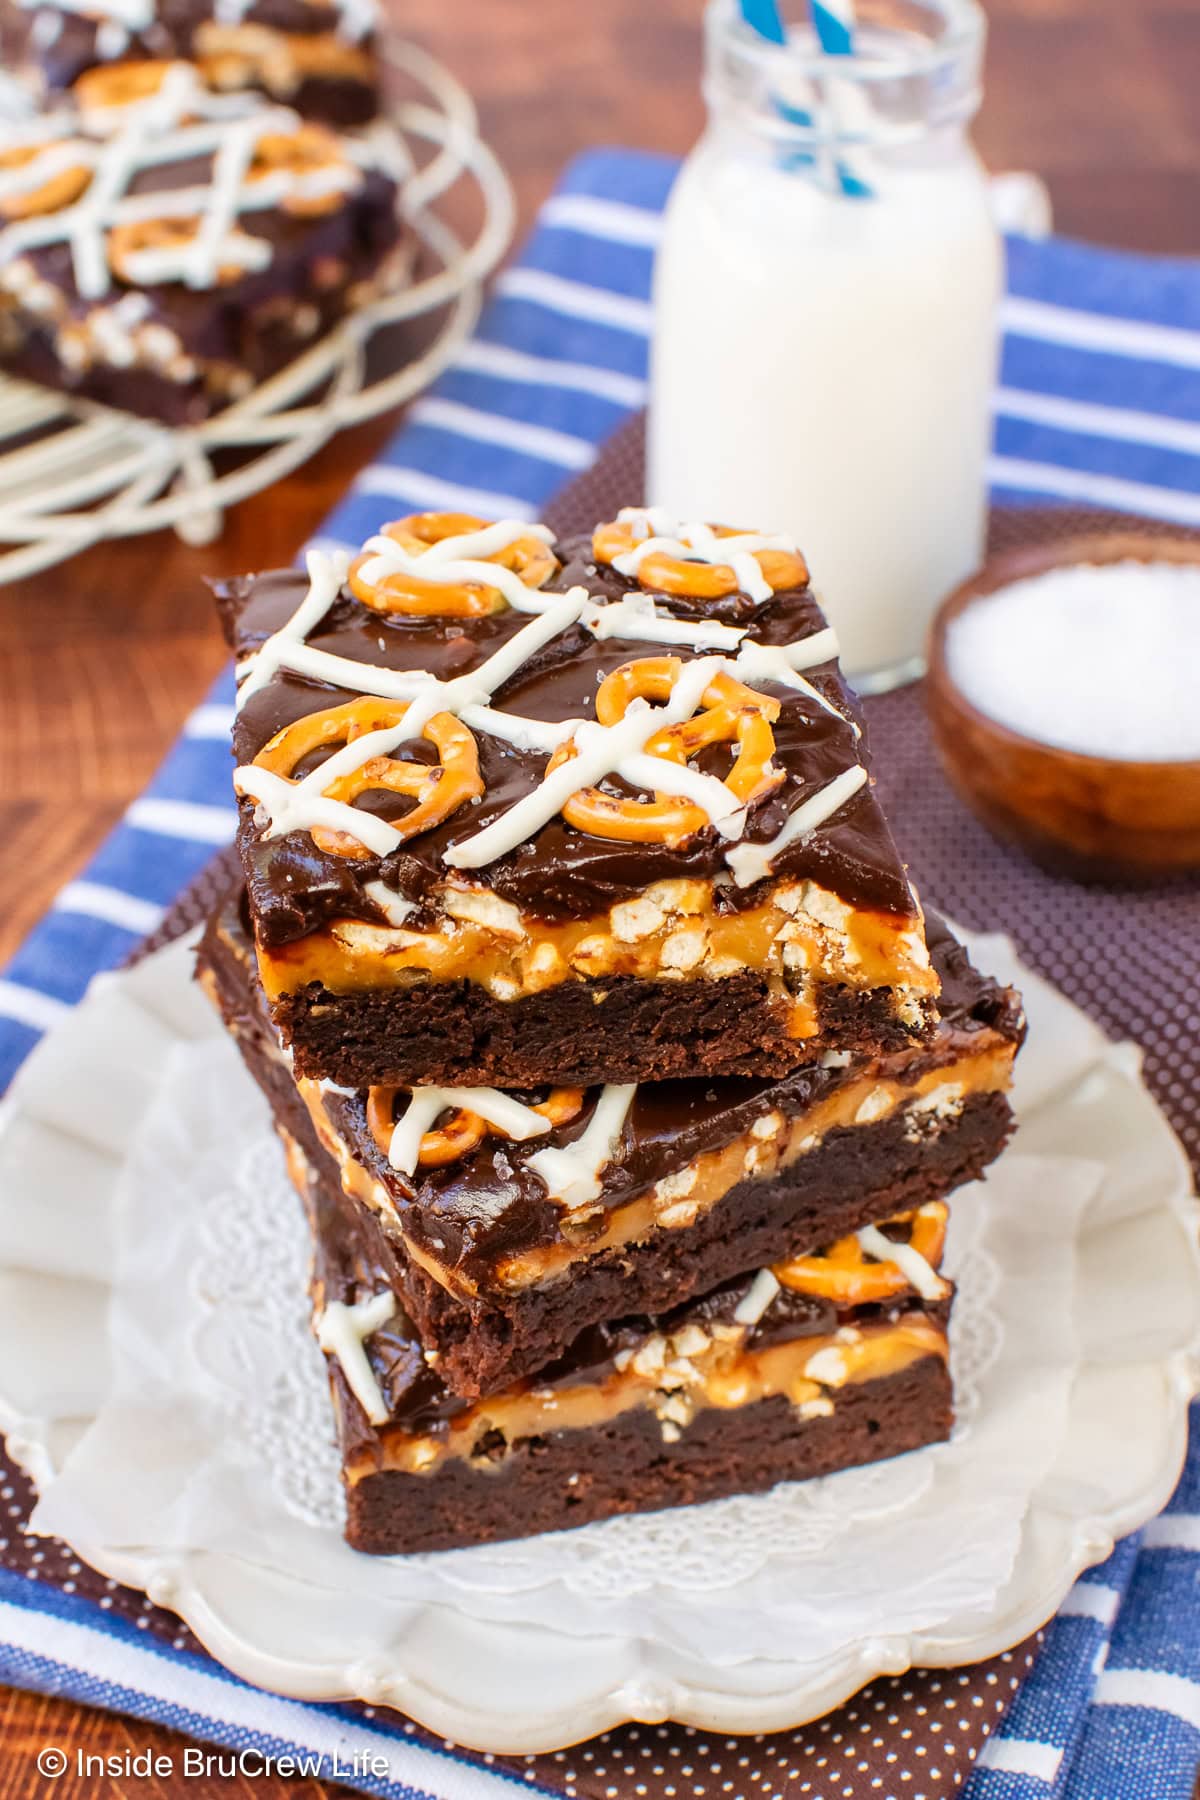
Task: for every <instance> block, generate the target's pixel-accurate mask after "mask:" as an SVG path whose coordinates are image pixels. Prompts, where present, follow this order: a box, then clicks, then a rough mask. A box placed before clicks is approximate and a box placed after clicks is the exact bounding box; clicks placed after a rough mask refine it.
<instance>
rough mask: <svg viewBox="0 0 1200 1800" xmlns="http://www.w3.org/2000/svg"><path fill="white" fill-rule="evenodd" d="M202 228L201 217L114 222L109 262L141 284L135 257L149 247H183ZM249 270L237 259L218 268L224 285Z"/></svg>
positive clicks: (119, 275)
mask: <svg viewBox="0 0 1200 1800" xmlns="http://www.w3.org/2000/svg"><path fill="white" fill-rule="evenodd" d="M199 231H200V220H199V219H134V220H132V221H131V222H129V223H127V224H124V225H114V226H113V227H112V229H111V231H110V232H109V234H108V266H109V268H110V269H111V270H112V272H113V274H114V275H115V276H116V277H117V278H118V280H120V281H128V282H130V283H131V284H132V285H133V286H135V287H136V286H137V285H138V277H137V264H136V262H135V261H134V258H136V257H138V256H140V255H141V254H142V253H143V252H144V251H146V250H181V249H186V248H187V247H188V246H189V245H190V244H193V243H195V241H196V237H197V235H198V233H199ZM245 273H246V271H245V269H243V268H242V267H241V266H240V264H238V263H236V262H235V263H222V264H221V265H220V266H219V267H218V269H217V282H218V284H219V285H220V286H224V285H225V284H226V283H228V282H231V281H240V280H241V278H242V276H243V275H244V274H245Z"/></svg>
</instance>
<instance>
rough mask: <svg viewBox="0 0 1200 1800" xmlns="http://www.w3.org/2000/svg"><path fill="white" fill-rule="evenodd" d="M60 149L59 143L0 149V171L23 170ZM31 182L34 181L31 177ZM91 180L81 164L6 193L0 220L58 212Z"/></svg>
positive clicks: (75, 197) (82, 163) (0, 211)
mask: <svg viewBox="0 0 1200 1800" xmlns="http://www.w3.org/2000/svg"><path fill="white" fill-rule="evenodd" d="M62 147H63V141H62V140H60V141H58V142H54V143H49V144H16V145H14V146H13V147H12V148H11V149H9V150H0V170H16V169H24V168H27V167H28V166H29V165H30V164H31V163H35V162H36V161H37V160H38V158H39V157H40V156H44V155H46V153H47V152H48V151H51V150H60V149H62ZM31 179H35V178H34V177H32V176H31ZM91 179H92V171H91V170H90V169H89V168H88V166H87V164H86V162H83V161H80V162H79V163H77V164H75V165H73V166H72V167H71V168H67V169H60V170H59V171H58V173H57V174H56V175H50V176H47V177H46V179H45V180H43V181H38V182H36V185H35V186H32V187H28V188H25V189H24V190H23V191H19V192H17V193H13V194H7V195H6V196H5V197H4V199H3V200H0V219H31V218H34V217H35V216H36V215H37V214H39V213H52V212H58V211H59V210H60V209H61V208H62V207H64V206H70V205H72V203H73V202H74V201H76V200H78V198H79V196H80V195H81V194H82V193H83V191H84V189H85V188H86V187H87V185H88V183H89V182H90V181H91Z"/></svg>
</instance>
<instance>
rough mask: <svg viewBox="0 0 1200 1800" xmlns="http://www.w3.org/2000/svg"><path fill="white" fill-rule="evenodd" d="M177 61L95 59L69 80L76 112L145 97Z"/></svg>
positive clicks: (105, 108) (102, 109)
mask: <svg viewBox="0 0 1200 1800" xmlns="http://www.w3.org/2000/svg"><path fill="white" fill-rule="evenodd" d="M178 66H179V65H178V64H177V63H174V62H170V61H168V60H167V59H165V58H162V57H147V58H146V59H145V60H144V61H142V62H114V63H99V64H97V66H96V67H95V68H94V69H85V70H84V72H83V74H82V75H80V76H78V77H77V78H76V80H75V81H74V82H73V83H72V86H71V93H72V95H73V96H74V98H75V102H76V104H77V105H78V107H79V110H80V112H82V113H88V112H102V113H103V112H111V111H116V110H119V109H120V108H121V107H125V106H136V105H137V104H138V102H139V101H141V100H149V99H151V98H152V97H153V96H154V95H155V94H157V92H158V90H159V88H160V87H161V86H162V84H163V82H164V81H165V80H166V78H167V76H168V75H169V74H170V72H171V70H172V69H174V68H177V67H178Z"/></svg>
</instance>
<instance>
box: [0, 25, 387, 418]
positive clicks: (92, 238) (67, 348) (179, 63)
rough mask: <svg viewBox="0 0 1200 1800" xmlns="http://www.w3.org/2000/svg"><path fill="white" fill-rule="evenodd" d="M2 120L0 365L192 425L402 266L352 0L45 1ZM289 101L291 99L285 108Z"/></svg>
mask: <svg viewBox="0 0 1200 1800" xmlns="http://www.w3.org/2000/svg"><path fill="white" fill-rule="evenodd" d="M28 17H29V25H28V30H27V32H26V34H25V42H24V44H23V46H22V49H21V51H20V52H19V55H20V57H21V60H22V66H23V69H24V73H25V75H26V78H27V86H28V89H29V92H30V94H31V96H32V105H31V107H30V108H29V109H28V110H23V111H20V112H19V113H18V115H17V116H15V117H11V118H0V368H4V369H7V370H8V371H10V372H11V373H13V374H17V375H23V376H26V377H27V378H29V379H31V380H34V381H39V382H42V383H44V384H45V385H47V386H50V387H54V388H58V389H61V390H63V391H65V392H67V393H69V394H71V395H73V396H77V397H79V398H82V399H85V400H90V401H97V402H100V403H103V404H106V405H110V406H117V407H121V408H122V409H124V410H126V411H130V412H135V413H140V414H143V415H145V416H147V417H149V418H153V419H158V420H161V421H163V422H164V423H166V424H169V425H189V424H196V423H199V422H200V421H202V420H204V419H206V418H208V417H210V416H211V415H212V414H213V413H215V412H217V411H219V410H220V409H221V408H222V407H224V406H226V405H228V404H229V403H230V402H231V401H233V400H237V399H239V398H242V397H244V396H245V395H246V394H247V393H249V392H250V390H251V389H252V388H253V387H254V386H255V385H257V384H258V383H261V382H262V381H264V380H266V379H267V378H268V377H269V376H271V375H274V374H276V373H277V372H278V371H279V370H280V369H282V368H283V367H285V366H286V365H287V364H288V363H290V362H292V361H294V360H295V359H296V358H297V357H298V356H299V355H300V354H301V353H302V352H303V351H304V350H306V349H307V348H309V346H310V345H311V344H312V343H313V342H314V341H315V340H317V339H318V338H319V337H321V336H322V335H323V334H324V333H325V332H327V331H328V330H329V329H330V328H331V327H332V326H333V325H335V324H336V323H337V322H338V320H340V319H341V318H342V317H343V316H344V315H345V314H346V313H348V312H350V311H352V310H354V309H355V308H357V307H359V306H362V305H364V304H365V303H367V302H368V301H370V300H371V299H374V298H376V297H378V296H379V295H381V294H383V293H385V292H388V291H389V290H391V289H393V288H395V287H396V286H398V285H400V284H402V283H403V282H404V281H405V280H406V279H407V273H408V265H409V261H410V254H411V245H410V243H409V239H408V234H407V233H406V232H405V231H404V229H403V228H402V225H401V221H400V217H399V212H398V198H399V187H400V182H401V181H402V179H403V178H404V176H405V174H406V173H407V172H408V171H407V163H406V162H405V159H404V155H403V153H402V151H401V149H400V146H399V142H398V140H397V139H396V137H395V136H394V134H392V133H390V132H389V131H387V130H386V129H384V128H382V127H371V128H369V129H363V130H353V131H352V130H350V129H348V128H350V127H359V126H362V127H367V126H368V124H369V121H371V120H372V119H373V118H374V116H375V113H376V111H377V107H378V102H379V96H378V87H377V78H376V70H375V58H374V53H373V47H372V37H371V17H370V8H369V3H368V4H366V5H364V4H363V3H361V0H250V3H249V4H242V3H241V0H235V4H234V6H233V9H232V12H231V9H230V7H229V6H228V5H227V4H226V3H225V0H157V3H155V0H96V4H95V5H88V6H87V7H84V8H78V7H76V6H74V5H72V4H70V0H61V4H49V3H47V4H38V5H37V7H36V10H32V11H30V12H29V14H28ZM284 102H286V104H283V103H284Z"/></svg>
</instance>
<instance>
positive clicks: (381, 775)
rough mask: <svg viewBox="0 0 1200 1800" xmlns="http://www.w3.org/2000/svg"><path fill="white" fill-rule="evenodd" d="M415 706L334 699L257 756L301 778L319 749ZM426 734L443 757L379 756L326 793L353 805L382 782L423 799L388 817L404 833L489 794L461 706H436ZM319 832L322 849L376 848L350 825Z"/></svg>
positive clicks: (395, 719) (357, 852)
mask: <svg viewBox="0 0 1200 1800" xmlns="http://www.w3.org/2000/svg"><path fill="white" fill-rule="evenodd" d="M407 711H408V702H407V701H404V700H377V699H372V698H364V699H361V700H351V701H349V702H348V703H347V704H346V705H345V706H331V707H330V708H328V710H327V711H325V712H319V713H309V714H307V715H306V717H304V718H302V719H297V720H296V721H295V723H294V724H292V725H285V726H284V728H283V730H282V731H277V732H276V733H275V736H274V737H273V738H272V739H271V740H270V742H269V743H267V744H264V746H263V748H262V749H261V750H260V751H259V753H258V755H257V756H256V757H255V758H254V761H255V763H256V765H257V766H258V767H259V768H263V769H269V770H270V772H271V773H272V774H273V775H281V776H283V778H284V779H285V780H288V781H290V780H294V779H295V775H294V771H295V770H296V769H297V768H298V767H299V765H300V764H301V763H302V762H303V761H304V760H305V759H306V758H307V757H309V756H311V755H312V754H313V753H314V751H317V750H333V749H335V748H336V747H337V746H338V745H339V744H349V743H353V741H354V739H355V738H359V737H362V736H364V735H365V734H366V733H367V732H370V731H386V730H389V729H390V728H391V727H392V726H395V725H399V724H400V723H401V721H402V720H403V718H404V715H405V713H406V712H407ZM421 736H422V737H424V738H428V740H429V742H430V743H431V744H434V745H436V747H437V751H438V758H439V760H438V762H436V763H433V764H430V763H418V762H405V761H403V760H402V759H400V758H399V757H394V756H372V757H369V758H368V759H367V761H366V762H364V763H363V764H361V766H360V767H359V768H357V769H353V770H351V771H349V773H347V774H345V775H339V776H336V777H335V778H334V779H333V780H332V781H331V782H330V783H329V785H328V787H325V788H322V790H321V791H322V793H323V794H324V795H325V797H326V798H327V799H329V800H341V801H343V802H345V803H346V804H347V805H350V804H353V802H354V801H355V800H357V799H358V798H359V796H360V795H362V794H366V793H370V792H373V791H379V790H381V789H382V790H385V791H386V792H387V793H390V794H404V795H406V796H407V797H408V798H410V799H413V800H415V801H416V803H417V804H416V805H415V806H414V807H413V809H412V811H411V812H407V813H405V814H404V815H403V817H402V818H399V819H390V820H389V821H388V823H389V824H390V825H391V826H392V829H393V830H394V831H397V832H399V834H400V836H401V837H402V838H410V837H416V835H417V833H418V832H421V831H429V830H431V829H432V827H433V826H435V825H440V824H441V823H442V820H443V819H448V818H449V817H450V815H451V814H452V813H454V812H457V810H458V808H459V807H460V806H462V805H464V804H465V803H466V802H467V801H468V800H473V799H475V798H476V796H478V795H479V794H482V792H483V780H482V778H481V776H480V773H479V752H478V748H477V746H476V743H475V737H474V734H473V733H472V732H471V731H470V730H469V729H468V728H467V726H465V725H464V724H463V723H462V720H461V719H456V718H455V717H454V715H453V713H446V712H442V713H434V715H433V717H432V718H431V719H430V720H429V722H428V723H427V725H426V726H425V729H424V730H423V731H422V733H421ZM312 838H313V842H314V843H315V844H316V846H317V848H318V849H319V850H325V851H328V852H329V853H330V854H332V855H334V856H349V857H366V856H369V855H370V854H371V852H370V851H369V850H368V849H367V848H366V846H365V845H363V844H360V843H359V841H358V839H357V838H355V837H354V836H353V835H352V834H351V833H350V832H349V831H335V830H330V829H329V828H328V827H326V826H323V825H314V826H313V827H312Z"/></svg>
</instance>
